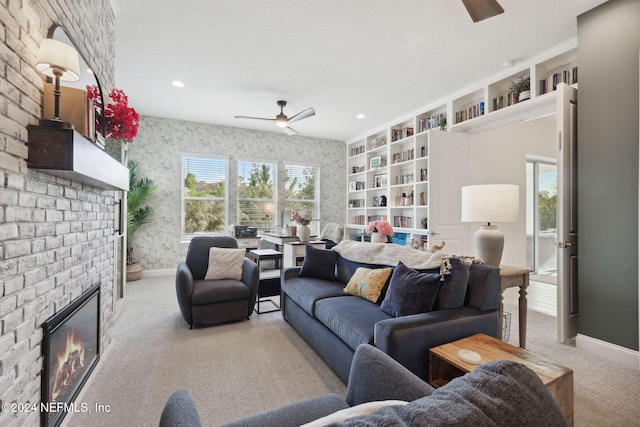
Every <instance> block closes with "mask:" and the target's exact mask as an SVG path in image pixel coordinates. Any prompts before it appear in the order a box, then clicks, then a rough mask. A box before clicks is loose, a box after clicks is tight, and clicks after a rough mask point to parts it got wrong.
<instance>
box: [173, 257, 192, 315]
mask: <svg viewBox="0 0 640 427" xmlns="http://www.w3.org/2000/svg"><path fill="white" fill-rule="evenodd" d="M191 294H193V275H192V274H191V269H190V268H189V266H188V265H187V263H186V262H185V261H180V262H179V263H178V268H177V270H176V296H177V297H178V305H179V306H180V311H181V312H182V317H184V320H186V321H187V323H188V324H189V325H193V318H192V316H191Z"/></svg>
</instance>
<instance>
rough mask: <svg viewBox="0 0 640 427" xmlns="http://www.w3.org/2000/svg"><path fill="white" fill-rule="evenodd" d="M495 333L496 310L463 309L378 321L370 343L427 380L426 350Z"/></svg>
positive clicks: (496, 328)
mask: <svg viewBox="0 0 640 427" xmlns="http://www.w3.org/2000/svg"><path fill="white" fill-rule="evenodd" d="M497 332H498V312H497V311H496V310H489V311H481V310H478V309H476V308H473V307H466V306H465V307H461V308H454V309H447V310H437V311H432V312H429V313H420V314H414V315H411V316H401V317H394V318H391V319H385V320H381V321H379V322H378V323H376V325H375V328H374V344H375V346H376V347H378V348H379V349H380V350H382V351H384V352H385V353H387V354H388V355H389V356H391V357H393V358H394V359H395V360H397V361H398V362H400V363H401V364H402V365H404V366H405V367H406V368H408V369H409V370H410V371H411V372H413V373H414V374H416V375H417V376H418V377H420V378H422V379H423V380H425V381H428V379H429V349H430V348H432V347H437V346H439V345H442V344H445V343H449V342H452V341H455V340H458V339H461V338H464V337H468V336H470V335H475V334H486V335H489V336H492V337H496V335H497Z"/></svg>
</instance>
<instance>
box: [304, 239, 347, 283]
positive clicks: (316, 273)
mask: <svg viewBox="0 0 640 427" xmlns="http://www.w3.org/2000/svg"><path fill="white" fill-rule="evenodd" d="M306 251H307V252H306V254H305V256H304V261H302V269H301V270H300V274H299V277H313V278H315V279H324V280H329V281H331V282H335V280H336V259H337V256H338V253H337V252H335V251H332V250H329V249H319V248H316V247H313V246H312V245H306Z"/></svg>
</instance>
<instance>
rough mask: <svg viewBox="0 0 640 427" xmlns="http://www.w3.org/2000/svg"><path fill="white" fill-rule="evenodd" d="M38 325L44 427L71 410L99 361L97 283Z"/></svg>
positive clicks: (52, 424)
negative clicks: (42, 330)
mask: <svg viewBox="0 0 640 427" xmlns="http://www.w3.org/2000/svg"><path fill="white" fill-rule="evenodd" d="M42 326H43V328H44V338H43V346H42V348H43V356H44V363H43V373H42V405H41V408H43V409H44V410H42V412H41V414H42V415H41V425H42V426H47V427H48V426H57V425H59V424H60V422H62V420H63V418H64V416H65V415H66V413H67V412H70V411H73V410H74V403H73V402H74V400H75V398H76V396H77V395H78V393H79V391H80V390H81V389H82V386H83V385H84V383H85V382H86V380H87V378H88V377H89V375H90V374H91V371H92V370H93V368H94V367H95V365H96V363H97V362H98V359H99V358H100V284H99V283H97V284H95V285H93V286H92V287H91V288H90V289H89V290H88V291H86V292H84V293H83V294H82V295H81V296H80V297H79V298H78V299H77V300H75V301H74V302H72V303H71V304H70V305H69V306H68V307H66V308H65V309H64V310H63V311H61V312H60V313H57V314H55V315H54V316H52V317H51V318H49V319H47V321H46V322H44V324H43V325H42ZM49 409H50V410H49Z"/></svg>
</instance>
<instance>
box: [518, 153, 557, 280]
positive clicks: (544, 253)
mask: <svg viewBox="0 0 640 427" xmlns="http://www.w3.org/2000/svg"><path fill="white" fill-rule="evenodd" d="M526 175H527V188H526V227H527V231H526V233H527V266H528V267H529V268H530V269H532V270H533V273H532V275H531V280H534V281H537V282H543V283H548V284H551V285H556V284H557V279H558V277H557V251H556V241H557V233H556V232H557V229H556V214H557V205H556V202H557V195H558V174H557V167H556V160H555V159H546V158H544V159H543V158H530V159H527V163H526Z"/></svg>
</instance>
